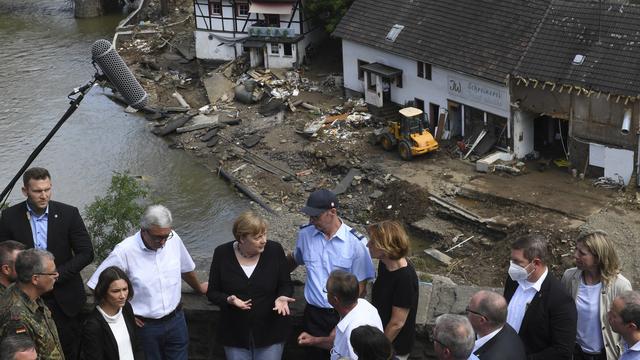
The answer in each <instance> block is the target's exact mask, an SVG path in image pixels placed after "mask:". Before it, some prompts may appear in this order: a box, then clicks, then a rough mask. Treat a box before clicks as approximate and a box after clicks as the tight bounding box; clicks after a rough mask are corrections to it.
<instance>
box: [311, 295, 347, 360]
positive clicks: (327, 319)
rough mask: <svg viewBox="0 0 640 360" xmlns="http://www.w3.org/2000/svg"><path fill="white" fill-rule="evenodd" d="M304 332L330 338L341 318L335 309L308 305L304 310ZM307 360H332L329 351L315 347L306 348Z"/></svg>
mask: <svg viewBox="0 0 640 360" xmlns="http://www.w3.org/2000/svg"><path fill="white" fill-rule="evenodd" d="M302 321H303V322H302V327H303V329H304V331H306V332H308V333H309V334H311V335H313V336H329V334H331V331H332V330H333V329H334V328H335V327H336V325H338V322H339V321H340V316H339V315H338V313H337V312H336V311H335V310H334V309H325V308H320V307H316V306H313V305H309V304H307V306H306V307H305V308H304V318H303V320H302ZM305 355H306V359H305V360H327V359H329V358H330V354H329V351H328V350H325V349H320V348H317V347H314V346H306V347H305Z"/></svg>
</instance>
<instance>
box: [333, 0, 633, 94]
mask: <svg viewBox="0 0 640 360" xmlns="http://www.w3.org/2000/svg"><path fill="white" fill-rule="evenodd" d="M639 23H640V6H639V5H633V4H626V5H622V4H620V3H619V2H616V3H611V2H610V1H609V2H608V1H606V0H604V1H603V4H602V5H600V2H599V1H596V0H586V1H585V0H528V1H524V0H441V1H435V0H356V1H355V2H354V3H353V5H352V6H351V8H350V9H349V11H348V12H347V13H346V15H345V16H344V17H343V19H342V21H341V22H340V23H339V24H338V26H337V28H336V30H335V32H334V35H335V36H338V37H341V38H342V39H345V40H349V41H353V42H357V43H361V44H364V45H367V46H371V47H374V48H378V49H381V50H384V51H387V52H390V53H393V54H396V55H399V56H402V57H405V58H410V59H413V60H418V61H424V62H428V63H431V64H434V65H437V66H439V67H443V68H447V69H450V70H453V71H458V72H462V73H466V74H471V75H474V76H476V77H480V78H484V79H487V80H491V81H495V82H499V83H505V81H507V79H508V78H509V76H510V75H515V76H517V77H522V78H525V79H535V80H536V81H540V82H543V83H544V82H551V83H554V84H555V83H557V84H567V85H569V84H570V85H576V86H580V87H582V88H586V89H590V90H596V91H603V92H610V93H615V94H622V95H631V96H635V95H637V94H638V93H639V91H638V86H639V85H640V26H639V25H638V24H639ZM395 24H399V25H403V26H404V29H403V30H402V31H401V32H400V33H399V34H398V37H397V39H396V40H395V42H390V41H386V40H385V38H386V36H387V34H388V33H389V30H390V29H391V28H392V26H393V25H395ZM576 55H583V56H584V62H583V63H582V64H581V65H574V64H572V61H573V59H574V58H575V56H576Z"/></svg>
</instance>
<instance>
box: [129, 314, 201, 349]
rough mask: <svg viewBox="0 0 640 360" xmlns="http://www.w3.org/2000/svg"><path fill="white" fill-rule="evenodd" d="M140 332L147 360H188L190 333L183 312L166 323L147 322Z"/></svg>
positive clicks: (165, 321)
mask: <svg viewBox="0 0 640 360" xmlns="http://www.w3.org/2000/svg"><path fill="white" fill-rule="evenodd" d="M138 330H139V331H138V335H139V337H140V342H141V343H142V348H143V349H144V353H145V355H146V359H147V360H188V358H189V332H188V331H187V321H186V320H185V318H184V312H183V311H182V310H178V311H177V312H176V314H175V315H174V316H173V317H172V318H170V319H167V320H164V321H146V322H145V323H144V326H143V327H141V328H139V329H138Z"/></svg>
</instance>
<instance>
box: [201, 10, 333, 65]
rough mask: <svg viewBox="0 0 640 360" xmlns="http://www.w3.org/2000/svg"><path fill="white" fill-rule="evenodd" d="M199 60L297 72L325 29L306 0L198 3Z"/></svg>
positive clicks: (313, 49) (322, 35)
mask: <svg viewBox="0 0 640 360" xmlns="http://www.w3.org/2000/svg"><path fill="white" fill-rule="evenodd" d="M193 6H194V16H195V28H196V29H195V40H196V41H195V43H196V57H197V58H199V59H212V60H233V59H236V58H238V57H239V56H242V55H247V56H248V57H249V61H250V64H251V67H264V68H291V67H293V68H296V67H298V66H299V65H300V64H302V63H305V62H306V61H307V57H308V56H310V55H312V54H313V52H314V51H316V47H317V44H318V42H319V41H320V40H321V39H322V38H323V37H324V34H325V33H324V30H323V28H322V26H319V25H317V24H315V23H313V22H312V21H311V19H310V18H309V16H308V15H307V14H306V13H305V11H304V2H303V1H302V0H278V1H272V0H261V1H248V0H221V1H215V0H194V3H193Z"/></svg>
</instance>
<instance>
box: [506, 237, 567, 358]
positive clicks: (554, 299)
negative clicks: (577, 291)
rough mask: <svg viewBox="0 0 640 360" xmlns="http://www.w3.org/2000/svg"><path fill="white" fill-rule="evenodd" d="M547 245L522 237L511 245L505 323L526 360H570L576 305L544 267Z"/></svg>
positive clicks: (544, 241) (533, 238)
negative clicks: (521, 343)
mask: <svg viewBox="0 0 640 360" xmlns="http://www.w3.org/2000/svg"><path fill="white" fill-rule="evenodd" d="M546 261H547V241H546V240H545V239H544V238H543V237H542V236H540V235H525V236H522V237H520V238H518V239H516V240H515V241H514V242H512V243H511V264H510V266H509V277H508V278H507V280H506V283H505V287H504V297H505V299H506V300H507V302H508V303H509V305H508V313H507V323H509V325H511V327H513V328H514V330H516V331H517V332H518V335H520V338H521V339H522V342H523V343H524V346H525V351H526V352H527V358H528V359H529V360H541V359H544V360H564V359H567V360H571V359H572V356H573V355H572V354H573V347H574V344H575V341H576V321H577V314H576V305H575V302H574V301H573V299H572V298H571V296H569V295H568V294H567V293H566V292H565V290H564V288H563V287H562V285H561V284H560V281H559V280H558V279H556V278H555V277H554V276H553V275H551V274H550V273H549V270H548V268H547V265H546Z"/></svg>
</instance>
